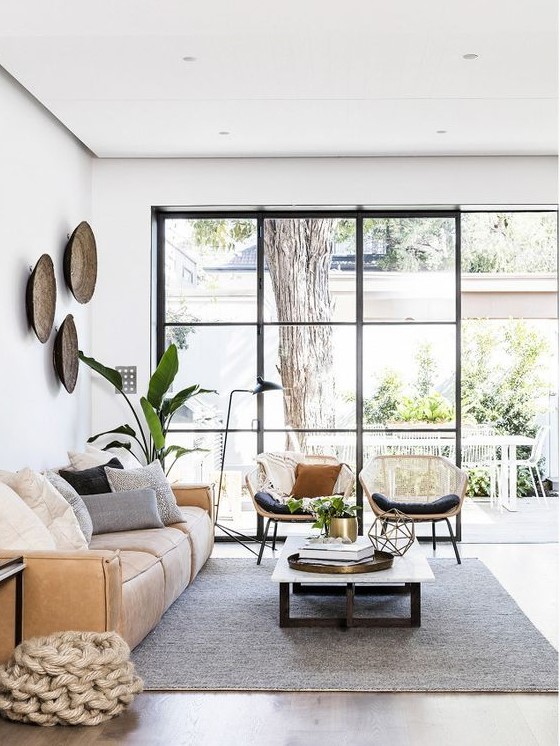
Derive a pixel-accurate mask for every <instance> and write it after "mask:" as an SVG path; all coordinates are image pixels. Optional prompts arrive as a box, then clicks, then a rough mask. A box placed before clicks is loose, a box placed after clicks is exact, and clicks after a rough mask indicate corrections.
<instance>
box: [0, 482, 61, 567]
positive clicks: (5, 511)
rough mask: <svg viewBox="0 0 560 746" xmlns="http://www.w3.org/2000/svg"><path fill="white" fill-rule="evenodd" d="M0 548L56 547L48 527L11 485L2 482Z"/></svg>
mask: <svg viewBox="0 0 560 746" xmlns="http://www.w3.org/2000/svg"><path fill="white" fill-rule="evenodd" d="M0 549H2V550H4V549H9V550H14V549H15V550H17V551H18V552H19V551H24V550H29V549H38V550H44V549H56V544H55V543H54V539H53V537H52V535H51V533H50V531H49V530H48V528H47V527H46V526H45V525H44V524H43V523H42V522H41V521H40V519H39V518H38V517H37V516H36V515H35V513H34V512H33V511H32V510H31V509H30V508H28V507H27V505H26V504H25V503H24V502H23V500H22V499H21V497H20V496H19V495H17V494H16V493H15V492H14V490H13V489H12V488H11V487H8V485H7V484H3V483H2V482H0Z"/></svg>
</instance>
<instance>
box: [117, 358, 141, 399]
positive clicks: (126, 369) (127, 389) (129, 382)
mask: <svg viewBox="0 0 560 746" xmlns="http://www.w3.org/2000/svg"><path fill="white" fill-rule="evenodd" d="M115 370H117V371H118V372H119V373H120V374H121V376H122V382H123V391H124V393H125V394H135V393H136V366H135V365H117V366H116V368H115Z"/></svg>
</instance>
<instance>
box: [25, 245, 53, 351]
mask: <svg viewBox="0 0 560 746" xmlns="http://www.w3.org/2000/svg"><path fill="white" fill-rule="evenodd" d="M25 305H26V308H27V318H28V320H29V324H30V326H31V328H32V329H33V331H34V332H35V334H36V335H37V338H38V339H39V341H40V342H42V343H43V344H44V343H45V342H46V341H47V339H48V338H49V336H50V333H51V329H52V326H53V322H54V312H55V310H56V279H55V276H54V266H53V262H52V259H51V258H50V256H49V255H48V254H43V255H42V256H41V257H40V258H39V260H38V262H37V264H36V265H35V268H34V269H33V271H32V272H31V275H30V277H29V280H28V281H27V290H26V294H25Z"/></svg>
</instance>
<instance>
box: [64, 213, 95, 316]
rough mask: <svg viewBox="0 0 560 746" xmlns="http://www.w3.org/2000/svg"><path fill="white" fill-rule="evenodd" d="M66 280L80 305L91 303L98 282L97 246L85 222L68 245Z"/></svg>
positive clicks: (65, 267) (65, 261) (65, 269)
mask: <svg viewBox="0 0 560 746" xmlns="http://www.w3.org/2000/svg"><path fill="white" fill-rule="evenodd" d="M64 278H65V280H66V284H67V285H68V287H69V288H70V290H71V291H72V295H73V296H74V298H75V299H76V300H77V301H78V303H89V301H90V300H91V298H92V296H93V292H94V290H95V283H96V281H97V246H96V244H95V236H94V235H93V231H92V229H91V226H90V224H89V223H86V221H85V220H84V221H83V222H81V223H80V225H79V226H78V227H77V228H76V229H75V231H74V232H73V233H72V235H71V236H70V239H69V241H68V243H67V245H66V249H65V251H64Z"/></svg>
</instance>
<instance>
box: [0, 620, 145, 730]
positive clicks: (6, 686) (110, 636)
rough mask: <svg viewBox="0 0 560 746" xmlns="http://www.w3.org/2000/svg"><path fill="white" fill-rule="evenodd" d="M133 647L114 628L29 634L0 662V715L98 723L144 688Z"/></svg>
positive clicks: (40, 720) (37, 721)
mask: <svg viewBox="0 0 560 746" xmlns="http://www.w3.org/2000/svg"><path fill="white" fill-rule="evenodd" d="M129 656H130V648H129V647H128V645H127V644H126V642H125V641H124V640H123V639H122V637H120V636H119V635H117V634H116V633H115V632H59V633H56V634H53V635H49V636H48V637H35V638H32V639H29V640H25V641H24V642H22V643H21V645H18V646H17V648H16V649H15V650H14V653H13V655H12V658H11V659H10V661H9V662H8V663H7V664H6V665H5V666H1V667H0V715H1V716H2V717H4V718H7V719H9V720H16V721H19V722H22V723H35V724H36V725H98V724H99V723H103V722H104V721H106V720H110V719H111V718H113V717H115V716H116V715H119V714H120V713H121V712H123V710H124V709H125V708H126V707H127V706H128V705H129V704H130V703H131V702H132V700H133V699H134V696H135V695H136V694H138V692H141V691H142V686H143V685H142V680H141V679H140V678H139V677H138V676H136V674H135V672H134V665H133V664H132V663H131V662H130V660H129Z"/></svg>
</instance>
